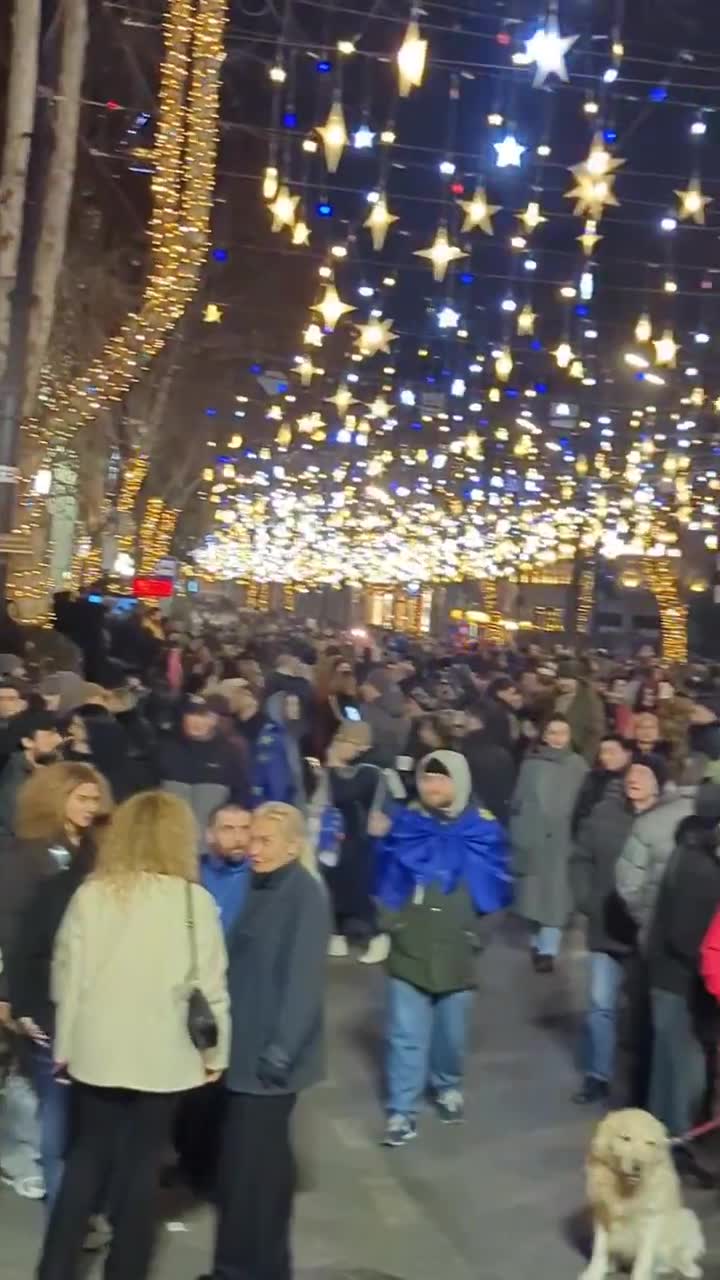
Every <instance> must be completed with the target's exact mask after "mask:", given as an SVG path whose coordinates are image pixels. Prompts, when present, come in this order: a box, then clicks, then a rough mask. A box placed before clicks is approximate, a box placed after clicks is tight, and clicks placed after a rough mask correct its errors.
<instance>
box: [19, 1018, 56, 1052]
mask: <svg viewBox="0 0 720 1280" xmlns="http://www.w3.org/2000/svg"><path fill="white" fill-rule="evenodd" d="M18 1026H19V1027H20V1030H21V1031H22V1033H23V1035H26V1036H28V1037H29V1038H30V1040H32V1041H33V1043H34V1044H41V1045H49V1043H50V1038H49V1036H46V1034H45V1032H44V1031H43V1030H42V1029H41V1028H40V1027H39V1026H38V1025H37V1023H36V1022H33V1020H32V1018H20V1019H19V1021H18Z"/></svg>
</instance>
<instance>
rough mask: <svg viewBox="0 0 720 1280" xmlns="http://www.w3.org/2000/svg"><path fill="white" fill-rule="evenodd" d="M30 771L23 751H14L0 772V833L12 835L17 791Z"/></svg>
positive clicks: (30, 768)
mask: <svg viewBox="0 0 720 1280" xmlns="http://www.w3.org/2000/svg"><path fill="white" fill-rule="evenodd" d="M32 773H33V769H32V766H31V765H29V764H28V762H27V760H26V758H25V754H24V752H22V751H16V752H15V753H14V755H11V757H10V759H9V760H8V762H7V764H6V765H5V768H4V769H3V771H2V774H0V835H3V836H11V835H14V833H15V806H16V804H17V795H18V791H19V790H20V788H21V786H22V784H23V782H27V780H28V778H29V777H30V776H31V775H32Z"/></svg>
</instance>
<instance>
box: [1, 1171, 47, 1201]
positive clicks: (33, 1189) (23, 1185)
mask: <svg viewBox="0 0 720 1280" xmlns="http://www.w3.org/2000/svg"><path fill="white" fill-rule="evenodd" d="M0 1182H3V1183H4V1184H5V1186H6V1187H12V1189H13V1191H14V1192H15V1194H16V1195H18V1196H22V1198H23V1200H44V1199H45V1183H44V1182H43V1180H42V1178H41V1177H40V1176H39V1175H38V1176H37V1177H33V1176H32V1175H31V1176H29V1177H27V1178H8V1176H7V1174H5V1173H3V1174H2V1175H0Z"/></svg>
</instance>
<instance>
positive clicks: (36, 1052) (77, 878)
mask: <svg viewBox="0 0 720 1280" xmlns="http://www.w3.org/2000/svg"><path fill="white" fill-rule="evenodd" d="M111 808H112V801H111V798H110V791H109V788H108V786H107V783H106V782H105V779H104V778H103V777H101V775H100V774H99V773H97V771H96V770H95V769H92V768H91V767H90V766H89V765H87V764H68V763H64V764H51V765H46V766H44V767H43V768H42V769H38V770H37V771H36V772H35V773H34V774H33V775H32V777H30V778H29V779H28V780H27V782H24V783H23V785H22V787H21V788H20V790H19V792H18V802H17V811H16V830H17V836H16V837H13V838H12V839H11V840H10V842H9V843H8V847H7V848H6V849H4V850H3V853H2V858H0V951H1V952H2V955H3V958H4V972H3V975H2V976H1V977H0V984H2V983H4V984H5V986H4V989H3V987H2V986H0V1000H3V999H5V1000H8V1001H9V1003H10V1005H11V1007H12V1012H13V1017H14V1019H15V1021H16V1022H17V1023H18V1024H19V1026H20V1027H21V1028H22V1029H23V1030H24V1032H25V1034H26V1035H27V1036H28V1039H29V1054H28V1059H27V1060H28V1065H29V1070H30V1074H31V1077H32V1082H33V1086H34V1089H35V1092H36V1094H37V1097H38V1102H39V1111H40V1135H41V1148H40V1149H41V1166H42V1174H43V1177H42V1179H40V1178H37V1179H36V1180H35V1183H34V1190H35V1192H36V1194H37V1195H38V1197H40V1196H42V1194H43V1192H45V1193H46V1195H47V1202H48V1206H51V1205H52V1202H53V1199H54V1197H55V1195H56V1193H57V1189H58V1187H59V1185H60V1178H61V1175H62V1161H63V1155H64V1151H65V1145H66V1139H67V1116H68V1091H67V1089H66V1088H64V1087H63V1086H62V1085H61V1084H59V1083H58V1080H57V1077H56V1075H55V1072H54V1070H53V1064H54V1056H53V1049H52V1042H53V1037H54V1031H55V1026H54V1023H55V1016H54V1009H53V1004H52V1000H51V997H50V963H51V960H52V953H53V947H54V945H55V936H56V934H57V931H58V929H59V928H60V922H61V920H62V918H63V916H64V914H65V911H66V909H67V906H68V904H69V902H70V901H71V899H72V897H73V895H74V894H75V893H76V891H77V890H78V888H79V887H80V885H81V884H82V883H83V881H84V880H85V878H86V877H87V876H88V874H89V873H90V872H91V871H92V869H93V865H94V862H95V851H96V837H97V833H98V829H99V827H100V825H101V824H103V823H104V822H105V821H106V819H107V817H108V815H109V813H110V810H111ZM16 1190H18V1191H20V1194H33V1184H32V1183H31V1184H30V1185H29V1186H26V1187H25V1188H24V1190H23V1189H22V1188H19V1187H16Z"/></svg>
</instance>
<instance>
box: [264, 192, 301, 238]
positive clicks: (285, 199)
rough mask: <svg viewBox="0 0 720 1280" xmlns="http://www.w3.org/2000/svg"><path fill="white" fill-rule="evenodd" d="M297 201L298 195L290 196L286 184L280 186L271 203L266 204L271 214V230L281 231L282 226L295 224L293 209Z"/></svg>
mask: <svg viewBox="0 0 720 1280" xmlns="http://www.w3.org/2000/svg"><path fill="white" fill-rule="evenodd" d="M299 201H300V197H299V196H291V195H290V192H289V190H288V188H287V187H286V186H282V187H280V189H279V191H278V193H277V195H276V197H275V199H274V200H273V202H272V204H271V205H269V206H268V207H269V209H270V212H271V214H272V219H273V220H272V229H273V231H282V229H283V227H293V226H294V225H295V210H296V209H297V207H298V203H299Z"/></svg>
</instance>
